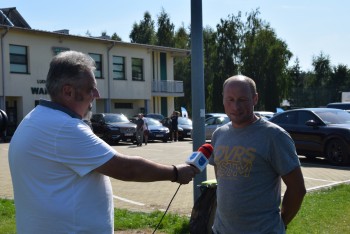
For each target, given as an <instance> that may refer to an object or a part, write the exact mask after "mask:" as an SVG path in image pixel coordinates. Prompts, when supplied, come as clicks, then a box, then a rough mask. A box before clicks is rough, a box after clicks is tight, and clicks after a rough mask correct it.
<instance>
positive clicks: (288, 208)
mask: <svg viewBox="0 0 350 234" xmlns="http://www.w3.org/2000/svg"><path fill="white" fill-rule="evenodd" d="M303 197H304V196H296V195H295V194H291V193H290V192H288V190H287V191H286V192H285V194H284V197H283V201H282V208H281V216H282V219H283V222H284V224H285V225H288V224H289V223H290V221H292V219H293V218H294V217H295V215H296V214H297V213H298V211H299V209H300V207H301V203H302V201H303Z"/></svg>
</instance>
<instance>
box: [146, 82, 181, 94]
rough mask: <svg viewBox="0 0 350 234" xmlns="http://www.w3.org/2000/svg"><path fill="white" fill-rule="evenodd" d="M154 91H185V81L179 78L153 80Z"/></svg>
mask: <svg viewBox="0 0 350 234" xmlns="http://www.w3.org/2000/svg"><path fill="white" fill-rule="evenodd" d="M152 92H154V93H169V94H170V93H178V94H181V93H183V92H184V85H183V81H177V80H155V81H152Z"/></svg>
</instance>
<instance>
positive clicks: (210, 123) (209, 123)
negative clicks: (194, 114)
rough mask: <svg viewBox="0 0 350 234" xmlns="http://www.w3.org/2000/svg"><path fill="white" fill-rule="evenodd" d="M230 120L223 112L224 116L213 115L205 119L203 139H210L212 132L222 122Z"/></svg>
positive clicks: (225, 122)
mask: <svg viewBox="0 0 350 234" xmlns="http://www.w3.org/2000/svg"><path fill="white" fill-rule="evenodd" d="M228 122H230V118H229V117H228V116H227V115H226V114H225V115H224V116H214V117H210V118H207V119H206V120H205V139H206V140H211V136H212V135H213V132H214V131H215V130H216V129H217V128H219V127H221V126H222V125H224V124H227V123H228Z"/></svg>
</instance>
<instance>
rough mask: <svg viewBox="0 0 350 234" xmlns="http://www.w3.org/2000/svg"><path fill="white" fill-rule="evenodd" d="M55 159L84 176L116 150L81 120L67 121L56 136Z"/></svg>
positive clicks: (115, 152) (114, 153)
mask: <svg viewBox="0 0 350 234" xmlns="http://www.w3.org/2000/svg"><path fill="white" fill-rule="evenodd" d="M55 148H56V154H55V155H56V157H57V161H60V162H61V163H63V164H65V165H66V166H67V167H69V168H71V169H72V170H74V171H75V172H76V173H77V174H79V175H80V176H84V175H86V174H87V173H89V172H91V171H92V170H94V169H96V168H97V167H99V166H101V165H103V164H104V163H106V162H107V161H108V160H110V159H111V158H112V157H113V156H114V155H116V154H117V151H116V150H114V149H113V148H112V147H111V146H110V145H108V144H107V143H106V142H104V141H103V140H101V139H100V138H99V137H97V136H96V135H95V134H94V133H93V132H92V130H91V128H89V127H88V126H87V125H86V124H85V123H83V122H82V121H81V120H78V119H77V120H76V121H72V122H69V123H68V124H66V125H64V126H63V127H62V128H61V131H60V134H59V135H58V136H57V138H56V147H55Z"/></svg>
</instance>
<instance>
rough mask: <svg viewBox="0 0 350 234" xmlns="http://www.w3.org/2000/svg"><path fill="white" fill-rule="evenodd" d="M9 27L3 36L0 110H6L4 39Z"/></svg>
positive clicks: (0, 49) (0, 50)
mask: <svg viewBox="0 0 350 234" xmlns="http://www.w3.org/2000/svg"><path fill="white" fill-rule="evenodd" d="M8 31H9V27H6V31H5V32H4V33H2V34H1V48H0V53H1V82H2V95H3V96H2V100H1V103H0V109H2V110H5V107H6V100H5V97H6V96H5V54H4V37H5V35H6V34H7V33H8Z"/></svg>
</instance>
